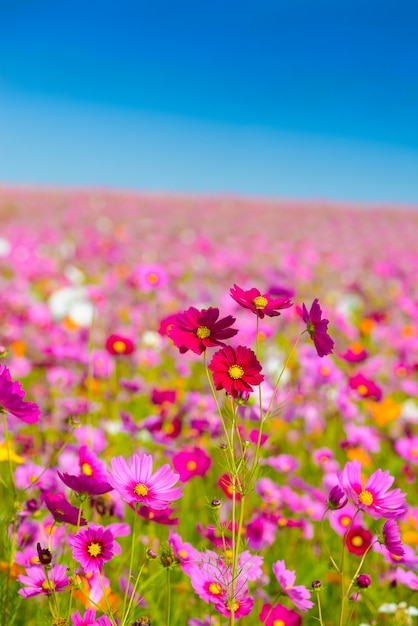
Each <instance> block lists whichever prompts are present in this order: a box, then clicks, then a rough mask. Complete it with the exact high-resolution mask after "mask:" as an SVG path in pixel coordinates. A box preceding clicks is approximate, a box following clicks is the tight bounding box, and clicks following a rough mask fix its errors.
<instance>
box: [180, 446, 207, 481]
mask: <svg viewBox="0 0 418 626" xmlns="http://www.w3.org/2000/svg"><path fill="white" fill-rule="evenodd" d="M172 462H173V465H174V469H175V470H176V471H177V472H178V473H179V475H180V480H181V482H182V483H185V482H187V481H188V480H190V479H191V478H193V477H194V476H205V474H206V473H207V472H208V471H209V468H210V466H211V463H212V460H211V458H210V456H209V455H208V454H207V453H206V452H205V451H204V450H203V448H199V447H197V446H194V447H193V448H183V449H182V450H181V451H180V452H179V453H178V454H176V455H175V456H173V459H172Z"/></svg>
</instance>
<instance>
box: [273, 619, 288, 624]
mask: <svg viewBox="0 0 418 626" xmlns="http://www.w3.org/2000/svg"><path fill="white" fill-rule="evenodd" d="M273 626H286V624H285V622H284V621H283V620H282V619H275V620H274V622H273Z"/></svg>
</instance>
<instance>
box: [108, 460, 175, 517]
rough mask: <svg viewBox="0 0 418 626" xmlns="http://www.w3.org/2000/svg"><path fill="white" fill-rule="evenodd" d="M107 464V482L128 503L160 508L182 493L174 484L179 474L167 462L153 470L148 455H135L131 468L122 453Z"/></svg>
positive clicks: (158, 509)
mask: <svg viewBox="0 0 418 626" xmlns="http://www.w3.org/2000/svg"><path fill="white" fill-rule="evenodd" d="M110 465H111V468H112V470H111V474H110V476H109V482H110V484H111V485H112V486H113V487H114V488H115V489H116V491H118V492H119V493H120V495H121V497H122V498H123V499H124V500H125V501H126V502H127V503H128V504H130V505H134V504H137V503H138V504H143V505H145V506H148V507H151V508H152V509H155V510H156V511H162V510H163V509H166V508H167V506H168V504H169V503H170V502H172V501H173V500H178V499H179V498H181V496H182V495H183V494H182V491H181V487H173V485H174V484H175V483H176V482H177V481H178V479H179V475H178V474H176V473H175V472H173V470H172V469H171V468H170V466H169V465H168V464H166V465H163V466H162V467H160V468H158V469H157V471H156V472H155V473H154V474H153V473H152V456H151V455H150V454H144V455H143V456H139V455H138V454H134V455H133V457H132V459H131V464H130V467H128V465H127V463H126V461H125V459H124V458H123V457H122V456H117V457H114V458H113V459H112V460H111V461H110Z"/></svg>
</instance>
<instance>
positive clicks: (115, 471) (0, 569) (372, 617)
mask: <svg viewBox="0 0 418 626" xmlns="http://www.w3.org/2000/svg"><path fill="white" fill-rule="evenodd" d="M417 242H418V211H416V210H415V211H414V210H413V209H410V210H408V209H405V208H393V209H389V208H387V207H383V208H380V209H379V208H376V207H345V206H333V205H332V204H326V203H320V202H316V203H305V204H303V203H296V202H290V201H289V202H286V201H282V202H278V201H267V200H259V201H258V200H256V199H252V200H250V199H245V198H233V197H188V196H164V195H157V194H155V195H146V194H142V195H141V194H135V193H116V192H110V191H76V190H74V191H65V190H35V189H29V188H28V189H17V188H7V187H0V289H1V290H0V294H1V295H0V413H1V423H2V426H1V433H0V470H1V481H0V482H1V484H0V489H1V503H2V506H1V519H2V524H1V540H0V606H1V607H2V610H1V612H0V624H1V626H23V625H24V626H35V625H36V626H38V625H42V624H45V625H51V626H89V625H93V624H94V625H99V626H117V625H118V626H140V625H141V626H147V625H150V624H152V626H178V625H180V626H223V625H225V626H226V625H229V626H233V625H234V624H235V625H237V626H239V625H243V626H244V625H246V624H248V625H249V626H250V625H255V624H264V626H300V625H301V624H304V625H310V624H320V625H321V626H343V625H344V626H345V625H356V626H360V625H362V626H364V625H365V624H370V625H371V624H374V625H380V624H382V625H383V624H388V625H392V624H404V625H409V624H410V625H411V626H412V625H413V624H416V623H417V616H418V608H417V607H418V597H417V591H418V552H417V548H418V489H417V485H416V477H417V469H418V426H417V424H418V246H417Z"/></svg>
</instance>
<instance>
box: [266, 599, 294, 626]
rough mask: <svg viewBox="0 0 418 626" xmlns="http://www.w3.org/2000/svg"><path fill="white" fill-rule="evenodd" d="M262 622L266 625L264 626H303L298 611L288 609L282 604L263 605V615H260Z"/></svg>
mask: <svg viewBox="0 0 418 626" xmlns="http://www.w3.org/2000/svg"><path fill="white" fill-rule="evenodd" d="M259 617H260V621H261V622H263V623H264V626H276V624H277V625H278V626H301V624H302V617H301V616H300V615H299V613H296V611H292V609H287V608H286V607H285V606H283V605H282V604H276V605H275V606H271V604H263V608H262V609H261V613H260V615H259Z"/></svg>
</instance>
